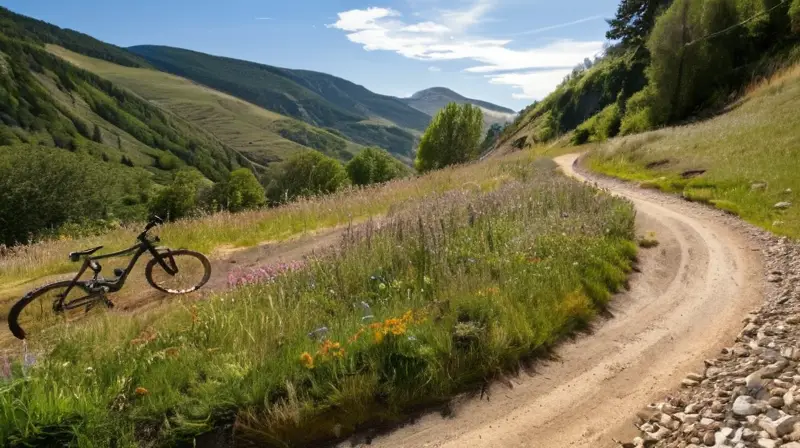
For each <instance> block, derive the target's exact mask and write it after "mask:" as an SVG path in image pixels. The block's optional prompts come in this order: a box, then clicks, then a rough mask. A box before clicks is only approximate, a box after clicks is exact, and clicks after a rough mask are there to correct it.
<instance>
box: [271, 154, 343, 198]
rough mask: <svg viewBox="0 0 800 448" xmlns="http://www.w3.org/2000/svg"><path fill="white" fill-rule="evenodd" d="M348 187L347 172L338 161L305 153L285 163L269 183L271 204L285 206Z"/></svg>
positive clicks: (320, 155)
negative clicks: (298, 200) (295, 199)
mask: <svg viewBox="0 0 800 448" xmlns="http://www.w3.org/2000/svg"><path fill="white" fill-rule="evenodd" d="M348 184H349V179H348V177H347V171H345V169H344V166H342V164H341V163H339V161H338V160H336V159H332V158H330V157H327V156H325V155H322V154H320V153H318V152H316V151H305V152H301V153H299V154H297V155H295V156H293V157H291V158H290V159H289V160H287V161H286V162H284V163H283V166H282V167H281V170H280V172H279V173H278V174H277V175H275V177H274V178H273V179H272V181H271V182H270V183H269V187H268V191H267V196H268V197H269V199H270V201H271V202H273V203H281V202H285V201H287V200H291V199H294V198H296V197H298V196H312V195H316V194H326V193H333V192H335V191H337V190H339V189H341V188H344V187H345V186H347V185H348Z"/></svg>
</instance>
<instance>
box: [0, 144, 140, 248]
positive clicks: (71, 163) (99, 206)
mask: <svg viewBox="0 0 800 448" xmlns="http://www.w3.org/2000/svg"><path fill="white" fill-rule="evenodd" d="M142 181H143V182H145V183H146V182H147V180H146V179H145V178H144V177H142V176H141V175H140V174H138V173H137V172H133V171H132V170H128V169H123V168H121V167H117V168H115V167H114V166H112V165H106V164H100V163H97V161H96V160H95V159H94V158H91V157H89V156H86V155H83V154H76V153H71V152H68V151H64V150H57V149H52V148H43V147H37V146H12V147H4V148H0V198H2V200H0V244H5V245H14V244H19V243H27V242H29V241H31V240H33V239H36V238H38V237H41V236H43V235H45V234H48V233H53V232H55V231H57V230H58V229H59V228H60V227H62V226H64V225H65V224H67V223H83V224H90V223H92V222H93V221H99V220H110V219H113V218H114V217H115V216H125V217H128V218H131V219H136V218H138V217H142V216H143V215H144V213H141V212H142V210H139V209H138V204H123V203H122V198H123V197H125V195H126V193H129V192H134V191H136V190H139V189H141V188H142Z"/></svg>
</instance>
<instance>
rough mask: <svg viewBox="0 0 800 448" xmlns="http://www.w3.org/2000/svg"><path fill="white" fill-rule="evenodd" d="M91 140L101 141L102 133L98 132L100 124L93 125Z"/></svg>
mask: <svg viewBox="0 0 800 448" xmlns="http://www.w3.org/2000/svg"><path fill="white" fill-rule="evenodd" d="M92 140H94V141H96V142H97V143H103V134H102V133H100V126H98V125H96V124H95V125H94V131H93V132H92Z"/></svg>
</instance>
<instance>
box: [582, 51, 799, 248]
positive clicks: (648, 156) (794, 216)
mask: <svg viewBox="0 0 800 448" xmlns="http://www.w3.org/2000/svg"><path fill="white" fill-rule="evenodd" d="M747 92H748V93H747V95H746V96H745V97H744V98H743V99H742V100H740V101H738V102H737V103H735V104H733V105H732V106H731V107H730V108H729V111H728V112H726V113H725V114H723V115H720V116H717V117H716V118H713V119H711V120H708V121H704V122H701V123H697V124H692V125H688V126H681V127H675V128H667V129H662V130H659V131H654V132H648V133H644V134H640V135H634V136H630V137H625V138H621V139H616V140H614V141H611V142H609V143H607V144H606V145H604V146H601V147H600V148H599V149H598V150H596V151H595V152H594V153H593V154H592V156H591V158H590V160H589V163H590V166H591V168H592V169H594V170H596V171H598V172H601V173H605V174H608V175H612V176H616V177H620V178H623V179H628V180H634V181H638V182H641V185H642V186H643V187H649V188H659V189H661V190H664V191H668V192H674V193H678V194H681V195H682V196H683V197H685V198H686V199H688V200H692V201H698V202H705V203H709V204H711V205H713V206H715V207H717V208H720V209H722V210H725V211H727V212H730V213H734V214H737V215H740V216H741V217H742V218H744V219H746V220H747V221H750V222H752V223H754V224H756V225H759V226H761V227H764V228H766V229H768V230H770V231H772V232H775V233H777V234H781V235H787V236H792V237H795V238H800V176H798V168H800V115H799V114H797V110H798V109H799V108H800V65H794V66H791V67H788V68H786V69H783V70H781V71H778V72H776V73H775V74H773V75H772V76H770V77H769V78H766V79H764V80H760V81H757V82H755V83H754V84H753V85H752V86H751V87H750V88H749V89H747ZM692 170H706V171H705V173H703V174H700V175H698V176H693V175H691V176H690V175H688V174H687V173H689V172H690V171H692ZM689 174H690V173H689ZM779 202H790V203H792V204H793V205H792V206H791V207H789V208H788V209H786V210H784V209H779V208H776V207H775V204H777V203H779Z"/></svg>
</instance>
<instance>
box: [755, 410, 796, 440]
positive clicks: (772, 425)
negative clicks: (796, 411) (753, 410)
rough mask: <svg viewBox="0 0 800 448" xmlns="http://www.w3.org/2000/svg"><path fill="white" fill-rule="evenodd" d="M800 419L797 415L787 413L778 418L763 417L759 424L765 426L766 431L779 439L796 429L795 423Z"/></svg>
mask: <svg viewBox="0 0 800 448" xmlns="http://www.w3.org/2000/svg"><path fill="white" fill-rule="evenodd" d="M798 421H799V420H798V417H797V416H794V415H786V416H783V417H781V418H779V419H777V420H769V419H766V418H762V419H761V420H760V421H759V422H758V426H760V427H761V428H763V429H764V431H766V432H767V433H768V434H769V435H770V436H772V437H774V438H776V439H777V438H781V437H783V436H785V435H786V434H789V433H790V432H792V431H794V424H795V423H797V422H798Z"/></svg>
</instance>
